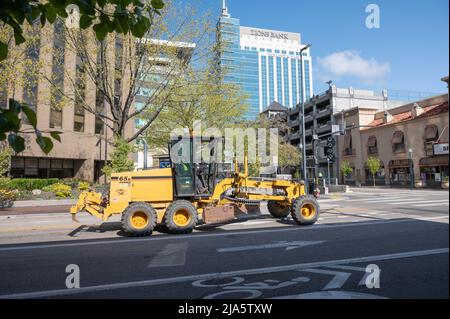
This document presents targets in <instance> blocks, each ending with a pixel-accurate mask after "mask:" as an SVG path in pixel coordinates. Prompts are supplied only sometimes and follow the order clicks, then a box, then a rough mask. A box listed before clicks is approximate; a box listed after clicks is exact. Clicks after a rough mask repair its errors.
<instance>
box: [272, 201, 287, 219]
mask: <svg viewBox="0 0 450 319" xmlns="http://www.w3.org/2000/svg"><path fill="white" fill-rule="evenodd" d="M267 208H268V209H269V213H270V215H272V216H273V217H275V218H286V217H288V216H289V213H290V207H289V205H285V204H280V203H279V202H276V201H273V200H270V201H269V202H268V203H267Z"/></svg>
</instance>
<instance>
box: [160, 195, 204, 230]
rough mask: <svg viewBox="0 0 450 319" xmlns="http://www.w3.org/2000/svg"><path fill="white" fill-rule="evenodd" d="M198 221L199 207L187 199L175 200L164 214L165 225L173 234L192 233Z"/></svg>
mask: <svg viewBox="0 0 450 319" xmlns="http://www.w3.org/2000/svg"><path fill="white" fill-rule="evenodd" d="M197 223H198V213H197V209H196V208H195V206H194V205H192V203H191V202H189V201H186V200H177V201H174V202H173V203H172V204H170V205H169V207H167V209H166V213H165V214H164V225H165V226H166V228H167V229H168V231H169V232H170V233H172V234H189V233H192V231H193V230H194V228H195V226H197Z"/></svg>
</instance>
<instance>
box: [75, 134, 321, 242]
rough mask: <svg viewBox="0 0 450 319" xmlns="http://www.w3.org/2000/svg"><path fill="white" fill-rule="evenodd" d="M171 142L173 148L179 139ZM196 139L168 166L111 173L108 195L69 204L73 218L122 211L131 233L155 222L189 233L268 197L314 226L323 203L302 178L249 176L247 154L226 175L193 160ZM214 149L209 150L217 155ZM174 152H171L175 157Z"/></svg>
mask: <svg viewBox="0 0 450 319" xmlns="http://www.w3.org/2000/svg"><path fill="white" fill-rule="evenodd" d="M182 142H183V143H186V141H185V140H184V141H181V140H177V141H172V142H171V145H169V146H170V147H169V148H170V149H174V148H173V147H174V146H177V145H176V144H177V143H182ZM194 143H195V140H194V138H191V139H188V147H189V148H190V150H191V152H189V153H190V156H188V157H187V158H184V160H182V161H179V160H178V161H172V164H171V167H170V168H162V169H150V170H145V171H142V172H127V173H120V174H113V175H112V176H111V185H110V190H109V194H108V196H102V194H99V193H96V192H93V191H86V192H84V193H82V194H81V195H80V197H79V199H78V202H77V204H76V205H75V206H73V207H72V208H71V214H72V217H73V220H74V221H76V215H77V214H78V213H79V212H81V211H86V212H88V213H89V214H91V215H93V216H95V217H98V218H99V219H101V220H103V221H107V220H108V219H109V218H110V217H111V216H113V215H118V214H121V221H122V227H123V230H124V231H125V232H126V233H128V234H129V235H130V236H149V235H150V234H151V233H152V231H153V230H154V228H155V227H156V226H157V225H163V226H165V228H166V229H167V230H168V231H170V232H171V233H175V234H185V233H190V232H192V231H193V230H194V228H195V227H196V226H197V225H198V224H199V223H200V221H201V223H203V224H219V223H226V222H229V221H232V220H234V219H235V218H236V216H237V215H238V214H240V213H243V212H244V213H245V212H246V211H247V208H248V207H249V206H259V205H260V204H261V203H262V202H267V203H268V204H267V205H268V210H269V212H270V214H271V215H272V216H273V217H275V218H286V217H288V216H289V215H291V216H292V218H293V220H294V221H295V222H296V223H297V224H299V225H312V224H314V223H316V221H317V220H318V217H319V205H318V203H317V200H316V199H315V198H314V197H313V196H308V195H306V193H305V186H304V183H295V182H292V181H288V180H278V179H269V178H251V177H249V173H248V161H247V158H246V157H245V160H244V165H243V171H240V170H239V165H238V163H237V161H236V160H234V165H233V166H234V171H232V172H229V174H224V173H223V171H222V170H221V169H220V167H221V164H220V163H217V162H215V161H209V162H208V163H205V162H202V163H196V162H195V161H194V153H195V152H193V151H192V150H193V146H194ZM214 152H215V150H214V148H212V149H211V155H214ZM174 155H176V154H171V158H173V156H174Z"/></svg>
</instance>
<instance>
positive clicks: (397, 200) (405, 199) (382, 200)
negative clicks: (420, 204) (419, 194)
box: [364, 198, 425, 204]
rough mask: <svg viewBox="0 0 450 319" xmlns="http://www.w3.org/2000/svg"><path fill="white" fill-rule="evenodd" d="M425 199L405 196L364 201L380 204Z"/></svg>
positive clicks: (412, 201)
mask: <svg viewBox="0 0 450 319" xmlns="http://www.w3.org/2000/svg"><path fill="white" fill-rule="evenodd" d="M420 200H425V199H423V198H403V199H388V200H384V199H379V200H371V201H364V202H365V203H371V204H375V203H380V204H392V203H400V202H401V203H414V202H416V201H420Z"/></svg>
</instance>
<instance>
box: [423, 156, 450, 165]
mask: <svg viewBox="0 0 450 319" xmlns="http://www.w3.org/2000/svg"><path fill="white" fill-rule="evenodd" d="M419 165H420V166H448V155H439V156H434V157H427V158H422V159H421V160H420V163H419Z"/></svg>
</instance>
